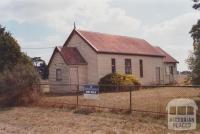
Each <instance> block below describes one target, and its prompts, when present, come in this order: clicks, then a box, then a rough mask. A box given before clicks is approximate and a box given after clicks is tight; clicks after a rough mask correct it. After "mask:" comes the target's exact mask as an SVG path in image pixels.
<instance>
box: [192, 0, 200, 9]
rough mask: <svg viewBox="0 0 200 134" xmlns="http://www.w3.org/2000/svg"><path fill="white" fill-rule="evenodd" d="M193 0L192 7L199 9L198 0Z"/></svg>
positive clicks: (199, 2)
mask: <svg viewBox="0 0 200 134" xmlns="http://www.w3.org/2000/svg"><path fill="white" fill-rule="evenodd" d="M193 1H194V3H195V4H194V5H193V8H194V9H200V1H199V0H193Z"/></svg>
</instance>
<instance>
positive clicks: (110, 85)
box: [99, 73, 140, 91]
mask: <svg viewBox="0 0 200 134" xmlns="http://www.w3.org/2000/svg"><path fill="white" fill-rule="evenodd" d="M131 85H140V82H139V80H137V79H136V78H135V77H134V76H133V75H126V74H119V73H111V74H107V75H106V76H104V77H103V78H101V79H100V81H99V86H100V90H101V91H112V90H117V89H118V90H128V89H130V87H129V86H131Z"/></svg>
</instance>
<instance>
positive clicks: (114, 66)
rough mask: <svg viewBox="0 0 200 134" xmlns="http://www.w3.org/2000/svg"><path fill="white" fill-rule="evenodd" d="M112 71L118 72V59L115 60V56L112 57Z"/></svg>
mask: <svg viewBox="0 0 200 134" xmlns="http://www.w3.org/2000/svg"><path fill="white" fill-rule="evenodd" d="M111 71H112V73H116V60H115V58H112V59H111Z"/></svg>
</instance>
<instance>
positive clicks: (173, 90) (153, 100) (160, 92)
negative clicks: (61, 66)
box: [40, 84, 200, 120]
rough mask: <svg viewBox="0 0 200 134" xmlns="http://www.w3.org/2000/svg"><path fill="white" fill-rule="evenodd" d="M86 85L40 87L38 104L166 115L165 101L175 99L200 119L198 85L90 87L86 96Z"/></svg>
mask: <svg viewBox="0 0 200 134" xmlns="http://www.w3.org/2000/svg"><path fill="white" fill-rule="evenodd" d="M86 86H87V85H73V84H50V85H49V84H41V85H40V89H41V90H42V91H43V92H44V93H45V94H44V96H43V97H42V99H41V101H40V105H44V106H46V105H48V106H54V107H61V108H63V107H73V108H82V107H84V108H88V109H89V108H92V109H96V110H100V111H102V110H110V111H127V112H133V111H134V112H142V113H150V114H156V115H158V116H160V115H166V114H167V110H166V106H167V104H168V102H169V101H171V100H172V99H177V98H188V99H192V100H194V101H195V102H196V104H197V106H198V107H199V110H198V111H197V117H198V118H197V119H198V120H200V86H163V85H161V86H159V85H149V86H135V85H126V86H120V85H93V86H95V87H96V88H97V89H99V90H98V93H96V94H92V95H91V94H90V97H91V96H94V95H95V97H94V98H90V97H88V96H87V94H86V92H85V89H86Z"/></svg>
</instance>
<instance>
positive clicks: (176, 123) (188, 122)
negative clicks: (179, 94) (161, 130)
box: [166, 98, 198, 130]
mask: <svg viewBox="0 0 200 134" xmlns="http://www.w3.org/2000/svg"><path fill="white" fill-rule="evenodd" d="M166 110H167V111H168V129H172V130H193V129H196V111H197V110H198V107H197V105H196V103H195V101H194V100H192V99H184V98H180V99H173V100H171V101H170V102H169V103H168V104H167V107H166Z"/></svg>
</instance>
